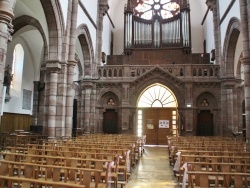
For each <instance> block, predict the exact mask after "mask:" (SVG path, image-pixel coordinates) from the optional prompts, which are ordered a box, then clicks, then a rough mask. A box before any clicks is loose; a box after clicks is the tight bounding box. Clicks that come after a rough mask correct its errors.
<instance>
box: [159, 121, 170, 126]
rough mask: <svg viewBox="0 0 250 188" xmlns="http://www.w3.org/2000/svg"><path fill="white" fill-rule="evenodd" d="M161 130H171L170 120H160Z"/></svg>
mask: <svg viewBox="0 0 250 188" xmlns="http://www.w3.org/2000/svg"><path fill="white" fill-rule="evenodd" d="M159 128H169V120H159Z"/></svg>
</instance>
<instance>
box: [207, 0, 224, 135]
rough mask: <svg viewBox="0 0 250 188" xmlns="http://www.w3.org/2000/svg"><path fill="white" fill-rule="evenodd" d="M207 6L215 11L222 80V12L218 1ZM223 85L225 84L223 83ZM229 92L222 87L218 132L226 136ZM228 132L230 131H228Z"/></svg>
mask: <svg viewBox="0 0 250 188" xmlns="http://www.w3.org/2000/svg"><path fill="white" fill-rule="evenodd" d="M206 4H207V6H208V7H209V8H210V10H211V11H213V23H214V25H213V27H214V44H215V60H216V64H218V65H220V78H222V79H223V78H225V63H224V60H223V59H222V55H221V31H220V12H219V2H218V1H217V0H207V1H206ZM222 84H223V83H222ZM226 99H227V90H226V88H225V87H224V86H223V85H222V87H221V99H220V103H221V118H220V120H219V121H218V123H219V125H218V126H221V128H219V127H218V130H221V133H220V134H221V135H223V134H224V131H226V130H227V119H228V114H227V112H228V111H227V108H228V106H227V105H228V104H227V100H226ZM226 132H228V131H226Z"/></svg>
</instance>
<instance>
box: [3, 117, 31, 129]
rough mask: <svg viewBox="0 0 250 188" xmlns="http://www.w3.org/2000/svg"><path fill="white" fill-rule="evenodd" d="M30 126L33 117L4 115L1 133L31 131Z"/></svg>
mask: <svg viewBox="0 0 250 188" xmlns="http://www.w3.org/2000/svg"><path fill="white" fill-rule="evenodd" d="M30 125H32V116H31V115H26V114H11V113H4V114H3V116H2V117H1V125H0V132H9V133H13V132H15V130H25V131H29V130H30Z"/></svg>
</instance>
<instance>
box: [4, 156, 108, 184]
mask: <svg viewBox="0 0 250 188" xmlns="http://www.w3.org/2000/svg"><path fill="white" fill-rule="evenodd" d="M0 163H1V171H0V175H1V176H4V177H5V178H3V179H1V181H0V183H1V184H0V185H1V186H3V185H4V184H5V185H6V184H7V185H8V186H9V187H13V185H14V182H15V181H20V182H30V179H32V180H37V181H38V183H39V184H42V185H44V184H45V185H53V187H54V184H53V183H54V182H58V183H60V182H63V184H62V185H61V186H63V185H65V186H66V187H74V186H75V185H81V186H83V185H84V187H87V188H89V187H103V188H104V187H106V186H107V184H108V182H107V180H108V171H106V174H105V177H104V182H105V183H101V174H102V173H103V170H100V169H91V168H78V167H68V166H55V165H40V164H34V163H24V162H13V161H6V160H0ZM3 168H4V170H2V169H3ZM27 173H28V174H27ZM92 175H93V176H94V179H95V182H92V179H93V178H92V177H93V176H92ZM8 177H13V178H16V179H15V180H14V182H13V181H11V179H8ZM17 178H19V179H17ZM26 178H28V180H27V181H26ZM4 179H7V180H8V182H4V181H2V180H4ZM35 183H36V182H34V183H33V185H34V186H37V185H36V184H35ZM93 183H94V185H92V186H91V184H93ZM55 185H56V184H55ZM75 187H77V186H75Z"/></svg>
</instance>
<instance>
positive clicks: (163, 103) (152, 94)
mask: <svg viewBox="0 0 250 188" xmlns="http://www.w3.org/2000/svg"><path fill="white" fill-rule="evenodd" d="M138 107H140V108H143V107H144V108H145V107H177V101H176V98H175V96H174V95H173V93H172V92H171V91H170V90H169V89H168V88H166V87H165V86H163V85H161V84H155V85H152V86H151V87H149V88H147V89H146V90H145V91H144V92H143V93H142V95H141V96H140V98H139V102H138Z"/></svg>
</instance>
